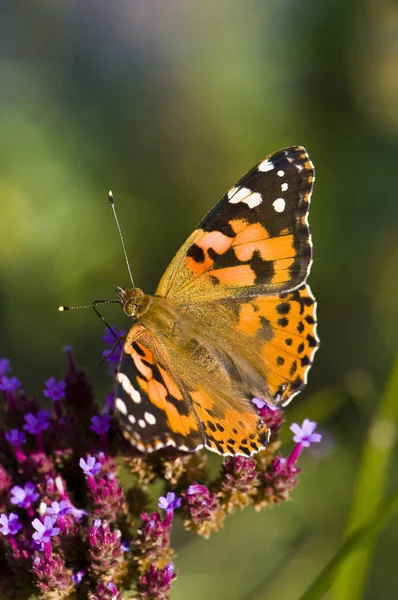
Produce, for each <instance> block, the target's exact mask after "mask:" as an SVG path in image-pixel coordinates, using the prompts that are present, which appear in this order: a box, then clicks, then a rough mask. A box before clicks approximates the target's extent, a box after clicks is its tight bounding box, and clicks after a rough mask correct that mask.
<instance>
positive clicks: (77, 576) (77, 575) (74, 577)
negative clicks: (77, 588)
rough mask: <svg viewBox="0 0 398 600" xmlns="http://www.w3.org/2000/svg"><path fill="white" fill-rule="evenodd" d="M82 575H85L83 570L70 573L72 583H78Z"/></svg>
mask: <svg viewBox="0 0 398 600" xmlns="http://www.w3.org/2000/svg"><path fill="white" fill-rule="evenodd" d="M84 576H85V572H84V571H76V573H73V575H72V581H73V583H74V584H76V585H79V583H80V582H81V580H82V579H83V577H84Z"/></svg>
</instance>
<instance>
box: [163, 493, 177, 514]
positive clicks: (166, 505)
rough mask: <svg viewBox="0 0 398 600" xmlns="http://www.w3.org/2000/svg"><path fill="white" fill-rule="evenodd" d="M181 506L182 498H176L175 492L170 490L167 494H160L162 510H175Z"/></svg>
mask: <svg viewBox="0 0 398 600" xmlns="http://www.w3.org/2000/svg"><path fill="white" fill-rule="evenodd" d="M180 506H181V498H176V495H175V493H174V492H169V493H168V494H167V496H166V498H165V497H164V496H160V498H159V502H158V507H159V508H161V509H162V510H166V511H173V510H175V509H176V508H179V507H180Z"/></svg>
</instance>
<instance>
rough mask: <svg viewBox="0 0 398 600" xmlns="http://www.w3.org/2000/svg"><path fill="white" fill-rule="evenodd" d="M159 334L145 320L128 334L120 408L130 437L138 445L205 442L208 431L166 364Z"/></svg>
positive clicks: (121, 369)
mask: <svg viewBox="0 0 398 600" xmlns="http://www.w3.org/2000/svg"><path fill="white" fill-rule="evenodd" d="M165 362H166V361H165V357H164V355H163V354H161V351H160V348H159V346H158V344H157V343H156V339H154V338H153V335H152V334H151V333H150V332H149V331H148V330H147V329H145V327H143V326H142V325H140V324H136V325H134V326H133V327H132V328H131V329H130V331H129V334H128V336H127V338H126V341H125V344H124V350H123V354H122V358H121V362H120V365H119V369H118V373H117V376H116V379H117V389H116V402H115V405H116V409H117V412H118V416H119V420H120V421H121V423H122V430H123V434H124V435H125V437H126V438H127V439H128V440H129V441H130V443H131V444H132V445H133V446H135V447H136V448H137V449H138V450H141V451H145V452H153V451H155V450H159V449H160V448H163V447H165V446H173V447H178V448H179V449H181V450H187V451H188V450H189V451H193V450H198V449H200V448H202V447H203V444H204V440H203V432H202V431H201V430H200V429H199V426H198V421H197V418H196V416H195V414H194V412H193V411H192V408H191V405H190V402H189V401H188V400H187V398H186V393H185V391H184V390H182V389H181V387H180V386H179V384H178V383H177V382H176V380H175V378H174V377H173V375H172V374H171V373H170V369H169V368H168V366H167V365H166V364H165Z"/></svg>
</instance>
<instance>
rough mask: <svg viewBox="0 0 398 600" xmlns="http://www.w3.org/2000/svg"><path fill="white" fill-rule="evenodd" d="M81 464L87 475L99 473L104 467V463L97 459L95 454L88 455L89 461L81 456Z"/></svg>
mask: <svg viewBox="0 0 398 600" xmlns="http://www.w3.org/2000/svg"><path fill="white" fill-rule="evenodd" d="M79 466H80V468H81V469H82V471H83V473H84V474H85V475H97V473H99V472H100V470H101V468H102V464H101V463H100V462H97V461H96V459H95V456H87V461H85V460H84V458H81V459H80V460H79Z"/></svg>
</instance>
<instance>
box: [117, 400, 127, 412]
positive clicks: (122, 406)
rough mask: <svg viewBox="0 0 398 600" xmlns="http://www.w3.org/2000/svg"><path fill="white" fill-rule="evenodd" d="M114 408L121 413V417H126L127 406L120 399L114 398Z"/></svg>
mask: <svg viewBox="0 0 398 600" xmlns="http://www.w3.org/2000/svg"><path fill="white" fill-rule="evenodd" d="M115 406H116V408H117V410H118V411H119V412H121V413H122V415H127V406H126V404H125V403H124V402H123V400H122V399H121V398H116V400H115Z"/></svg>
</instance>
